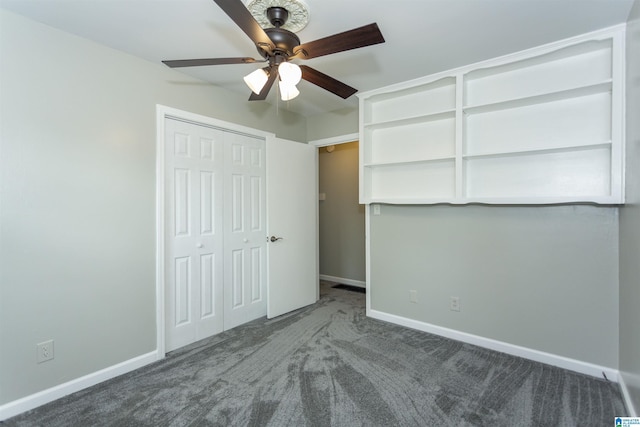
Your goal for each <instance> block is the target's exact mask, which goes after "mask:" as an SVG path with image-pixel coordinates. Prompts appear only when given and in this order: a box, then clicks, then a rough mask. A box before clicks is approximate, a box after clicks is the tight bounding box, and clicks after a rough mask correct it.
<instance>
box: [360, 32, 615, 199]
mask: <svg viewBox="0 0 640 427" xmlns="http://www.w3.org/2000/svg"><path fill="white" fill-rule="evenodd" d="M623 31H624V30H623V28H621V27H617V28H612V29H609V30H604V31H600V32H597V33H591V34H589V35H585V36H581V37H576V38H573V39H570V40H567V41H563V42H558V43H554V44H552V45H547V46H543V47H541V48H537V49H532V50H529V51H526V52H520V53H518V54H515V55H509V56H507V57H502V58H498V59H494V60H491V61H485V62H483V63H480V64H474V65H470V66H467V67H463V68H460V69H456V70H453V71H451V72H445V73H439V74H438V75H434V76H427V77H425V78H422V79H417V80H414V81H411V82H406V83H403V84H399V85H394V86H391V87H387V88H382V89H378V90H375V91H370V92H366V93H363V94H361V95H359V97H360V139H361V143H360V201H361V202H362V203H401V204H429V203H499V204H537V203H545V204H546V203H571V202H591V203H601V204H619V203H623V202H624V200H623V195H624V191H623V179H622V171H623V167H622V165H623V160H624V153H623V141H622V138H623V132H622V126H623V119H624V118H623V111H624V106H623V96H622V93H623V92H622V90H623V66H624V64H623V55H622V49H623V40H624V34H623Z"/></svg>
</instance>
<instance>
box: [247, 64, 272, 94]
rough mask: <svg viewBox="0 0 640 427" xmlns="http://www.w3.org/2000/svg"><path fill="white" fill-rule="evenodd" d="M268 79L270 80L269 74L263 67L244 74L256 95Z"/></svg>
mask: <svg viewBox="0 0 640 427" xmlns="http://www.w3.org/2000/svg"><path fill="white" fill-rule="evenodd" d="M267 80H269V75H268V74H267V72H266V71H265V70H264V69H263V68H260V69H258V70H255V71H254V72H252V73H250V74H247V75H246V76H244V82H245V83H246V84H247V86H249V89H251V90H252V91H253V92H254V93H255V94H256V95H258V94H259V93H260V91H261V90H262V88H263V87H264V85H265V84H266V83H267Z"/></svg>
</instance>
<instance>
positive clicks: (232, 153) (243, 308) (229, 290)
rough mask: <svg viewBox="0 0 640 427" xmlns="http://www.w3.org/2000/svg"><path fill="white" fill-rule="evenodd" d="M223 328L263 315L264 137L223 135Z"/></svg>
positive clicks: (265, 234) (264, 244) (264, 256)
mask: <svg viewBox="0 0 640 427" xmlns="http://www.w3.org/2000/svg"><path fill="white" fill-rule="evenodd" d="M225 138H226V140H225V187H226V189H225V198H224V253H225V263H224V265H225V270H224V329H225V330H226V329H230V328H233V327H234V326H237V325H240V324H242V323H246V322H248V321H250V320H253V319H257V318H259V317H262V316H265V315H266V313H267V306H266V300H267V296H266V283H265V282H266V274H267V270H266V236H267V232H266V219H265V215H266V212H265V209H266V194H265V173H266V172H265V141H264V140H263V139H258V138H252V137H249V136H245V135H239V134H234V133H226V134H225Z"/></svg>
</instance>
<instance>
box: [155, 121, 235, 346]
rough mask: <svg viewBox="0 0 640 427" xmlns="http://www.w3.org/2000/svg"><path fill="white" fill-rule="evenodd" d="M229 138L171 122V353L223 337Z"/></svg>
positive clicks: (167, 233)
mask: <svg viewBox="0 0 640 427" xmlns="http://www.w3.org/2000/svg"><path fill="white" fill-rule="evenodd" d="M224 138H225V132H223V131H221V130H217V129H212V128H208V127H205V126H198V125H194V124H191V123H186V122H182V121H178V120H174V119H166V120H165V165H166V169H165V224H166V229H165V236H166V238H165V330H166V333H165V339H166V343H165V349H166V351H171V350H174V349H176V348H179V347H182V346H185V345H187V344H190V343H192V342H194V341H197V340H199V339H202V338H206V337H208V336H211V335H214V334H216V333H219V332H222V330H223V327H224V323H223V285H222V283H223V262H224V253H223V243H224V238H223V221H222V217H223V208H222V202H223V192H224V188H223V180H224V164H223V160H224V159H223V157H224Z"/></svg>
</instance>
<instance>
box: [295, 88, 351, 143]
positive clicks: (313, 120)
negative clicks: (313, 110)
mask: <svg viewBox="0 0 640 427" xmlns="http://www.w3.org/2000/svg"><path fill="white" fill-rule="evenodd" d="M354 96H355V95H354ZM358 120H359V116H358V108H346V109H342V110H338V111H332V112H330V113H326V114H318V115H315V116H311V117H309V118H308V122H307V141H315V140H318V139H324V138H331V137H333V136H342V135H349V134H352V133H357V132H358Z"/></svg>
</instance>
